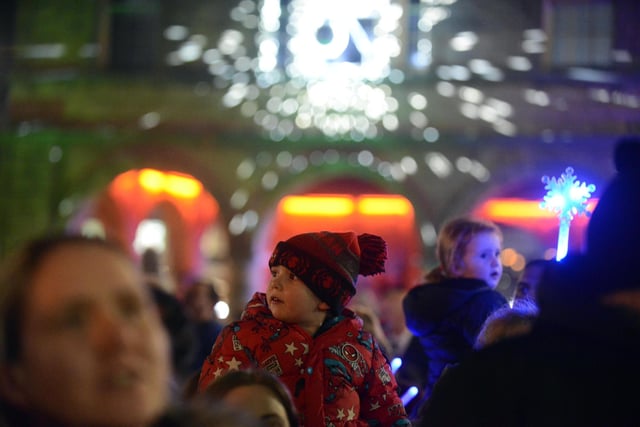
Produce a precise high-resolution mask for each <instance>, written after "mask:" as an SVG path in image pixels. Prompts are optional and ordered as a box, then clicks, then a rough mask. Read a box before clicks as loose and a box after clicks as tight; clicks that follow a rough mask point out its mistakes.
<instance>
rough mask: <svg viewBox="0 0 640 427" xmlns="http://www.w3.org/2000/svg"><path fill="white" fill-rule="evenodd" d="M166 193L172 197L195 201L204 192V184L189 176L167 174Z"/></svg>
mask: <svg viewBox="0 0 640 427" xmlns="http://www.w3.org/2000/svg"><path fill="white" fill-rule="evenodd" d="M165 191H166V192H167V193H169V194H171V195H172V196H176V197H182V198H185V199H195V198H196V197H198V195H199V194H200V193H201V192H202V184H201V183H200V181H197V180H195V179H193V178H189V177H188V176H184V175H176V174H167V175H166V185H165Z"/></svg>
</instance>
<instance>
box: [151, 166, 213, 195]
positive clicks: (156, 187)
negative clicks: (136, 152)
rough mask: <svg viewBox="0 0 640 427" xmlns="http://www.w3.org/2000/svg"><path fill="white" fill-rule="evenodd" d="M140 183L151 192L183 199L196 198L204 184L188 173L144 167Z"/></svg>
mask: <svg viewBox="0 0 640 427" xmlns="http://www.w3.org/2000/svg"><path fill="white" fill-rule="evenodd" d="M138 183H139V184H140V186H141V187H142V188H144V189H145V190H146V191H148V192H149V193H151V194H160V193H163V192H165V193H167V194H170V195H172V196H174V197H179V198H182V199H195V198H196V197H198V196H199V195H200V193H201V192H202V184H201V183H200V182H199V181H197V180H195V179H193V178H191V177H188V176H186V175H180V174H176V173H173V172H161V171H158V170H155V169H142V170H141V171H140V172H139V174H138Z"/></svg>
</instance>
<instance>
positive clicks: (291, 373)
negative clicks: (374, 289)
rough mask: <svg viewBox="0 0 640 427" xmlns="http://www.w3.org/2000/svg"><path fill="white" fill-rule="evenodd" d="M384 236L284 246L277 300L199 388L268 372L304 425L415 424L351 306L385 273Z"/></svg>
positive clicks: (255, 302)
mask: <svg viewBox="0 0 640 427" xmlns="http://www.w3.org/2000/svg"><path fill="white" fill-rule="evenodd" d="M386 256H387V253H386V243H385V242H384V240H383V239H382V238H380V237H378V236H374V235H371V234H362V235H359V236H357V235H356V234H355V233H352V232H346V233H334V232H328V231H321V232H315V233H305V234H299V235H296V236H293V237H291V238H290V239H289V240H287V241H284V242H279V243H278V244H277V245H276V248H275V250H274V252H273V254H272V255H271V259H270V260H269V267H270V269H271V276H272V277H271V280H270V282H269V286H268V288H267V292H266V294H265V293H261V292H258V293H256V294H255V295H254V296H253V298H252V299H251V301H249V303H248V304H247V306H246V309H245V311H244V312H243V314H242V318H241V320H239V321H237V322H234V323H232V324H230V325H228V326H226V327H225V328H224V329H223V331H222V333H221V334H220V336H219V337H218V340H217V341H216V343H215V345H214V347H213V349H212V351H211V354H210V355H209V357H208V358H207V360H206V361H205V363H204V365H203V367H202V371H201V373H200V381H199V386H198V387H199V390H201V391H202V390H204V389H205V388H206V387H207V386H208V385H209V384H210V383H212V382H213V381H215V379H216V378H218V377H220V376H221V375H224V374H225V373H226V372H229V371H232V370H236V369H249V368H259V369H264V370H267V371H269V372H272V373H273V374H275V375H276V376H278V377H279V378H280V379H281V380H282V382H283V383H284V384H285V385H286V386H287V387H288V388H289V390H290V392H291V394H292V396H293V399H294V402H295V404H296V407H297V410H298V412H299V413H300V415H301V418H302V419H301V421H302V422H301V425H303V426H306V427H310V426H368V425H383V426H408V425H410V424H409V421H408V419H407V416H406V413H405V410H404V406H403V404H402V401H401V400H400V398H399V397H398V394H397V392H396V381H395V378H394V377H393V374H392V373H391V369H390V367H389V364H388V362H387V360H386V358H385V356H384V354H383V353H382V351H381V350H380V348H379V347H378V345H377V343H376V342H375V340H374V339H373V337H372V336H371V334H370V333H368V332H365V331H364V330H363V328H362V321H361V320H360V318H358V317H357V316H356V315H355V314H354V313H353V311H351V310H349V309H346V308H345V306H346V304H347V303H348V302H349V301H350V299H351V297H352V296H353V295H354V294H355V292H356V289H355V284H356V278H357V276H358V275H363V276H369V275H374V274H378V273H382V272H384V262H385V260H386Z"/></svg>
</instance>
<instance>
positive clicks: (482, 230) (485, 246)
mask: <svg viewBox="0 0 640 427" xmlns="http://www.w3.org/2000/svg"><path fill="white" fill-rule="evenodd" d="M501 249H502V233H501V231H500V229H499V228H498V227H497V226H496V225H495V224H494V223H492V222H490V221H486V220H483V219H479V218H473V217H460V218H455V219H453V220H451V221H449V222H448V223H447V224H445V226H444V227H443V228H442V230H441V232H440V234H439V236H438V245H437V248H436V253H437V256H438V261H439V263H440V265H439V266H438V267H437V268H435V269H434V270H432V271H431V272H430V273H429V274H428V275H427V277H426V283H425V284H422V285H419V286H416V287H415V288H413V289H411V290H410V291H409V292H408V293H407V295H406V296H405V298H404V300H403V309H404V313H405V319H406V323H407V327H408V328H409V330H410V331H411V332H412V333H413V334H414V335H415V336H416V337H417V338H418V339H419V341H420V346H421V347H422V349H423V351H424V353H425V354H424V355H425V359H426V364H427V368H428V372H427V378H426V379H423V380H424V383H423V387H424V388H423V389H422V390H421V395H420V401H419V404H417V405H416V404H415V403H414V407H416V408H419V407H420V406H422V405H423V404H424V402H426V401H427V400H428V398H429V396H430V394H431V391H432V389H433V387H434V385H435V384H436V382H437V381H438V379H439V378H440V376H441V375H442V373H443V371H444V370H445V368H447V367H448V366H451V365H455V364H456V363H458V362H459V361H460V360H462V359H463V358H465V357H467V356H468V355H469V354H470V353H471V352H472V351H473V346H474V344H475V341H476V337H477V335H478V333H479V332H480V329H481V328H482V325H483V323H484V321H485V320H486V319H487V317H488V316H489V315H490V314H491V313H493V312H494V311H495V310H497V309H498V308H500V307H503V306H505V305H506V304H507V300H506V299H505V297H504V296H503V295H502V294H500V293H499V292H498V291H496V290H495V288H496V287H497V286H498V282H499V281H500V278H501V276H502V263H501V260H500V253H501Z"/></svg>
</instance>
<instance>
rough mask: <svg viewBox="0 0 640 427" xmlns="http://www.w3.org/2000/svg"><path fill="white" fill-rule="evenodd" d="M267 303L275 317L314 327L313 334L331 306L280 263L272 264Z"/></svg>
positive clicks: (306, 326) (307, 327) (310, 327)
mask: <svg viewBox="0 0 640 427" xmlns="http://www.w3.org/2000/svg"><path fill="white" fill-rule="evenodd" d="M267 304H268V305H269V309H270V310H271V312H272V313H273V317H275V318H276V319H278V320H282V321H283V322H287V323H296V324H298V325H300V326H301V327H302V328H304V329H306V330H307V331H313V332H311V335H313V333H315V331H316V330H317V329H318V328H319V327H320V325H322V322H323V321H324V318H325V315H326V311H327V310H328V309H329V306H328V305H327V304H326V303H324V302H322V301H321V300H320V298H318V297H317V296H316V295H315V294H314V293H313V292H311V289H309V288H308V287H307V286H306V285H305V284H304V282H303V281H302V280H300V278H298V277H297V276H296V275H295V274H293V272H291V270H289V269H288V268H286V267H283V266H281V265H276V266H273V267H271V280H270V281H269V286H268V288H267Z"/></svg>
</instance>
